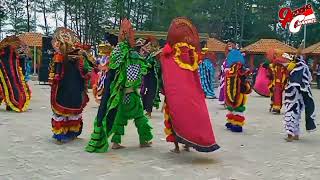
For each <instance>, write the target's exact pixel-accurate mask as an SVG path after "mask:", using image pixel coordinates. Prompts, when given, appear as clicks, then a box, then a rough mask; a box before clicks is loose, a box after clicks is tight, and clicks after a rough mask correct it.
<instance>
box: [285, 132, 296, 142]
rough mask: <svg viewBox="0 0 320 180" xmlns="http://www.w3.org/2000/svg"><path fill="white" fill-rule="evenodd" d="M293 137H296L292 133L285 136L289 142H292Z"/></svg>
mask: <svg viewBox="0 0 320 180" xmlns="http://www.w3.org/2000/svg"><path fill="white" fill-rule="evenodd" d="M293 139H294V138H293V136H292V135H290V134H288V137H286V138H285V140H286V141H287V142H292V141H293Z"/></svg>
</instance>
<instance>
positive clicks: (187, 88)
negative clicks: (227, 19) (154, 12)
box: [160, 17, 219, 153]
mask: <svg viewBox="0 0 320 180" xmlns="http://www.w3.org/2000/svg"><path fill="white" fill-rule="evenodd" d="M200 51H201V49H200V40H199V34H198V31H197V29H196V28H195V26H194V25H193V24H192V22H191V21H190V20H188V19H187V18H184V17H179V18H176V19H174V20H173V21H172V22H171V25H170V27H169V30H168V36H167V44H166V45H165V47H164V48H163V49H162V55H161V60H160V61H161V70H162V78H163V86H164V94H165V108H164V109H165V115H164V118H165V122H164V123H165V133H166V135H167V137H166V140H167V141H168V142H173V143H174V144H175V149H174V150H172V151H173V152H175V153H179V152H180V150H179V143H181V144H184V145H185V149H186V150H187V151H189V147H193V148H194V149H195V150H197V151H199V152H212V151H215V150H217V149H219V146H218V145H217V143H216V141H215V137H214V133H213V130H212V125H211V122H210V117H209V112H208V109H207V105H206V102H205V96H204V93H203V91H202V88H201V83H200V78H199V73H198V63H199V54H200Z"/></svg>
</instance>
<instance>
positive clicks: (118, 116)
mask: <svg viewBox="0 0 320 180" xmlns="http://www.w3.org/2000/svg"><path fill="white" fill-rule="evenodd" d="M134 45H135V41H134V31H133V28H132V25H131V22H130V21H129V20H127V19H124V20H122V22H121V27H120V33H119V43H118V45H117V46H116V47H115V48H114V49H113V51H112V53H111V56H110V63H109V69H110V70H109V73H108V75H107V77H106V80H105V86H104V87H105V88H104V93H103V95H102V99H101V103H100V106H99V110H98V114H97V116H96V118H95V120H94V130H93V133H92V134H91V140H90V141H89V143H88V145H87V147H86V151H88V152H98V153H100V152H106V151H107V150H108V147H109V142H108V141H109V140H108V139H109V137H112V138H111V142H112V143H113V146H112V149H121V148H123V146H121V145H120V144H121V136H122V135H124V128H125V126H126V125H127V124H128V120H130V119H133V120H134V123H135V125H136V128H137V130H138V134H139V141H140V147H150V146H151V140H152V138H153V135H152V132H151V131H152V127H151V125H150V124H149V120H148V118H147V117H146V116H145V115H144V112H143V106H142V101H141V96H140V94H139V92H138V88H140V85H141V80H142V76H143V75H145V74H146V73H147V64H146V62H145V61H144V59H143V58H142V57H141V56H140V55H139V54H138V52H136V51H135V50H134Z"/></svg>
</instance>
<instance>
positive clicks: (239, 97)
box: [225, 49, 251, 132]
mask: <svg viewBox="0 0 320 180" xmlns="http://www.w3.org/2000/svg"><path fill="white" fill-rule="evenodd" d="M250 73H251V72H250V70H249V69H247V68H246V67H245V60H244V57H243V55H242V54H241V52H240V51H239V50H236V49H234V50H231V51H230V52H229V54H228V57H227V60H226V100H225V102H226V105H227V109H228V111H229V112H228V114H227V116H226V117H227V123H226V127H227V128H228V129H229V130H231V131H232V132H242V131H243V129H242V127H243V125H244V123H245V117H244V111H245V110H246V107H245V104H246V102H247V95H248V94H250V93H251V87H250V83H249V81H248V80H247V76H248V75H250Z"/></svg>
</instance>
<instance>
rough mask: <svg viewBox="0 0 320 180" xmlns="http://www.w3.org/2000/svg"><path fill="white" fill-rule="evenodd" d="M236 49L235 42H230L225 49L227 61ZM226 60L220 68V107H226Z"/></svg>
mask: <svg viewBox="0 0 320 180" xmlns="http://www.w3.org/2000/svg"><path fill="white" fill-rule="evenodd" d="M235 48H236V44H235V43H233V42H228V43H227V46H226V49H225V56H226V59H227V57H228V54H229V52H230V51H231V50H232V49H235ZM226 59H225V60H224V61H223V62H222V64H221V68H220V75H219V87H218V92H219V99H218V102H219V104H220V105H225V96H226V95H225V92H226V89H225V78H226V77H225V69H226Z"/></svg>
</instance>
